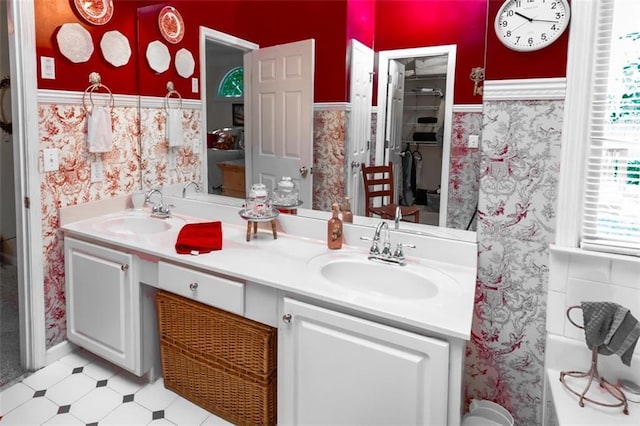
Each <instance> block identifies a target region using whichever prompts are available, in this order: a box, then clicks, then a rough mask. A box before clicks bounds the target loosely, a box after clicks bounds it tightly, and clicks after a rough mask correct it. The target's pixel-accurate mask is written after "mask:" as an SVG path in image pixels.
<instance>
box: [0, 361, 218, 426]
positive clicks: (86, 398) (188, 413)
mask: <svg viewBox="0 0 640 426" xmlns="http://www.w3.org/2000/svg"><path fill="white" fill-rule="evenodd" d="M0 425H2V426H4V425H70V426H71V425H87V426H89V425H91V426H97V425H131V426H133V425H180V426H182V425H231V423H229V422H227V421H225V420H223V419H221V418H219V417H217V416H215V415H213V414H211V413H209V412H208V411H205V410H204V409H202V408H200V407H199V406H197V405H195V404H193V403H191V402H190V401H188V400H186V399H184V398H182V397H181V396H179V395H178V394H176V393H174V392H172V391H170V390H168V389H165V387H164V385H163V382H162V379H160V380H158V381H156V382H155V383H151V384H150V383H148V382H147V381H145V380H144V379H141V378H139V377H136V376H134V375H132V374H130V373H128V372H126V371H123V370H121V369H119V368H118V367H115V366H113V365H111V364H109V363H107V362H106V361H103V360H102V359H100V358H98V357H96V356H94V355H92V354H90V353H89V352H87V351H84V350H78V351H76V352H74V353H72V354H70V355H67V356H66V357H64V358H62V359H60V360H59V361H56V362H54V363H52V364H51V365H49V366H47V367H45V368H43V369H41V370H38V371H36V372H35V373H33V374H32V375H30V376H28V377H26V378H24V379H23V380H22V381H21V382H19V383H16V384H15V385H13V386H11V387H9V388H6V389H5V390H3V391H2V392H0Z"/></svg>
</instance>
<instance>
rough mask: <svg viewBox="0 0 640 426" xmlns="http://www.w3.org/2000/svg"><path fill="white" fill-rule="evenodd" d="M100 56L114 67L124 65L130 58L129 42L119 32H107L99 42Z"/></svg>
mask: <svg viewBox="0 0 640 426" xmlns="http://www.w3.org/2000/svg"><path fill="white" fill-rule="evenodd" d="M100 49H101V50H102V56H104V59H106V60H107V62H109V63H110V64H111V65H113V66H114V67H121V66H123V65H126V64H127V63H128V62H129V58H131V46H130V45H129V40H128V39H127V38H126V37H125V36H124V35H123V34H122V33H121V32H120V31H107V32H106V33H104V35H103V36H102V40H100Z"/></svg>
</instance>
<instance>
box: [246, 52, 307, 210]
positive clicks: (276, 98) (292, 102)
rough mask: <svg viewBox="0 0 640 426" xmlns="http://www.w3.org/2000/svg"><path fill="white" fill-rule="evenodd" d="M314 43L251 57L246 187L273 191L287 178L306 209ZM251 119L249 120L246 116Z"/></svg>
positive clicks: (251, 54) (253, 54)
mask: <svg viewBox="0 0 640 426" xmlns="http://www.w3.org/2000/svg"><path fill="white" fill-rule="evenodd" d="M314 46H315V41H314V40H313V39H310V40H303V41H298V42H294V43H288V44H282V45H278V46H270V47H265V48H261V49H258V50H254V51H253V52H251V53H249V54H248V55H249V57H250V62H251V64H250V70H251V71H250V74H251V75H250V79H251V82H250V85H251V86H250V87H251V95H250V96H251V99H250V101H249V102H250V103H251V107H250V108H251V117H250V122H249V126H250V132H249V135H250V138H251V141H250V143H251V166H250V167H248V168H247V169H251V171H252V172H253V176H249V175H247V177H249V178H250V179H247V182H246V184H247V186H248V187H250V186H251V184H252V183H257V182H262V183H264V184H265V185H267V188H269V190H270V191H271V190H273V189H274V188H275V186H276V183H277V182H278V181H279V180H280V178H281V177H282V176H291V177H292V178H293V180H294V182H295V183H296V185H297V187H298V188H299V190H300V199H301V200H302V202H303V203H304V204H303V205H304V207H307V208H311V207H312V206H311V200H312V191H313V180H312V175H311V168H312V166H313V75H314V52H315V50H314ZM247 118H249V117H247Z"/></svg>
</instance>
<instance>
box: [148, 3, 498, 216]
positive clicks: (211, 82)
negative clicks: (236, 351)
mask: <svg viewBox="0 0 640 426" xmlns="http://www.w3.org/2000/svg"><path fill="white" fill-rule="evenodd" d="M466 2H467V3H469V4H473V5H474V6H473V7H474V11H475V12H474V13H469V14H467V17H466V18H465V19H467V18H470V16H471V17H472V18H470V19H473V20H474V21H477V22H475V23H470V22H467V21H465V25H464V26H461V25H459V19H458V18H457V17H454V16H453V15H455V14H454V13H453V11H451V12H447V13H445V14H444V15H450V16H449V17H447V16H444V15H442V14H440V15H438V17H437V20H438V21H439V23H438V26H437V29H438V31H427V32H423V33H422V34H420V35H419V36H417V37H418V38H419V40H420V43H421V44H431V40H432V39H433V43H435V44H437V45H445V44H451V43H454V44H458V46H461V45H464V44H465V43H468V39H469V38H470V37H471V38H474V39H475V40H481V42H479V43H476V44H474V45H473V49H474V51H479V50H482V51H483V48H484V39H485V30H486V29H485V24H486V0H466ZM251 3H252V4H253V6H256V4H255V2H251ZM267 3H269V2H267ZM325 3H326V2H323V3H322V4H323V5H324V4H325ZM336 3H341V2H336ZM344 3H345V4H346V3H347V2H344ZM394 3H397V4H394ZM406 3H411V4H412V5H411V7H414V8H416V7H420V8H422V9H421V10H422V12H421V13H419V14H417V13H416V11H415V10H414V11H413V13H411V11H410V10H407V9H409V5H408V4H406ZM434 3H438V1H437V0H435V1H434V0H431V1H426V0H425V1H422V2H421V1H416V2H394V1H384V0H378V1H376V2H375V4H376V8H377V11H378V13H376V18H375V19H377V22H375V23H373V24H372V25H373V26H374V29H373V31H374V33H375V36H374V40H373V43H372V44H373V45H374V47H375V50H377V51H378V52H380V51H382V50H383V49H384V50H392V49H395V48H404V47H406V46H413V45H416V43H418V42H417V41H416V40H415V39H411V40H409V41H403V40H399V39H397V38H399V37H402V33H403V30H399V29H398V27H399V26H400V24H398V25H387V27H390V28H386V29H383V28H382V27H383V26H384V22H385V18H388V19H391V18H393V20H394V21H395V22H399V23H402V26H403V27H409V28H408V29H407V30H406V31H409V30H411V28H410V27H412V26H414V28H413V32H414V33H416V32H417V31H415V26H417V25H424V24H425V22H424V21H425V19H427V18H425V17H424V15H425V14H424V13H423V12H424V10H429V9H431V8H432V7H433V4H434ZM442 3H445V1H444V0H442ZM331 4H332V6H333V3H331ZM480 4H481V7H480V6H478V5H480ZM201 6H202V2H181V3H179V4H177V5H176V7H177V8H178V9H179V10H180V12H181V13H182V14H183V15H187V16H192V17H193V16H198V17H199V21H198V24H199V25H203V26H205V27H208V28H212V29H217V30H220V31H225V32H226V33H228V34H233V35H235V36H237V37H240V38H243V39H246V40H251V41H255V42H256V43H260V45H261V46H269V45H274V44H280V43H284V42H288V41H294V40H300V39H304V38H305V37H308V36H311V37H313V34H304V33H303V32H304V31H303V30H301V29H300V28H297V29H296V31H297V32H298V33H300V35H299V36H297V37H294V36H281V38H282V37H288V38H286V39H284V40H283V39H278V38H277V37H274V36H272V35H271V36H267V35H264V31H260V28H255V27H252V28H244V27H243V28H241V29H240V24H238V23H230V21H232V20H233V18H234V17H237V15H238V14H239V13H240V11H239V10H240V9H242V7H241V6H236V8H235V9H234V8H232V7H231V6H230V5H229V4H227V3H226V2H225V3H222V4H218V5H217V6H216V13H215V14H212V15H216V18H214V17H213V16H206V15H202V14H201V13H200V14H199V12H198V11H197V10H198V9H199V10H202V7H201ZM271 6H274V5H271ZM317 6H318V5H317ZM318 7H320V6H318ZM343 7H344V6H343ZM381 7H384V8H385V9H384V14H386V15H387V16H386V17H384V18H383V17H381V16H380V14H379V11H380V10H381V9H380V8H381ZM391 7H394V9H397V10H396V11H395V12H394V13H395V15H394V16H393V17H391V16H388V14H387V12H388V10H389V8H391ZM190 8H192V9H196V10H195V11H194V10H189V9H190ZM227 8H228V9H227ZM448 9H451V8H448ZM245 12H246V13H245ZM245 12H243V19H248V21H249V22H250V21H252V20H253V19H255V18H254V17H253V18H252V17H249V18H247V16H246V15H247V13H249V12H247V11H246V10H245ZM256 13H262V15H263V17H265V16H271V14H277V13H278V11H277V10H275V9H274V7H270V8H266V7H265V8H262V9H261V11H258V12H256ZM288 13H291V12H288ZM341 13H342V15H344V14H345V13H344V11H341ZM198 14H199V15H198ZM400 14H404V17H403V16H401V15H400ZM254 15H255V13H254ZM225 16H226V18H227V19H226V20H225V19H222V18H221V17H225ZM289 16H291V15H289ZM455 16H457V15H455ZM274 19H275V18H274ZM429 19H436V18H429ZM447 19H449V20H448V22H450V24H448V25H455V27H456V30H455V31H448V30H444V31H443V25H444V24H443V22H445V21H447ZM418 20H421V21H422V23H420V22H418ZM306 21H310V20H306ZM427 24H428V23H427ZM189 25H190V26H191V29H190V31H192V32H194V31H195V29H194V28H193V25H194V22H193V21H191V22H190V23H189ZM274 25H277V23H275V24H274ZM306 25H313V24H309V23H307V24H306ZM458 27H464V28H458ZM309 31H316V32H325V33H326V29H325V30H324V31H323V30H321V29H318V28H316V29H312V30H309ZM470 31H473V32H474V33H473V34H469V32H470ZM293 32H295V31H293ZM418 32H419V31H418ZM436 32H437V33H438V34H436ZM347 33H349V31H347ZM392 33H393V34H392ZM394 37H396V38H395V39H394ZM411 37H414V38H415V37H416V35H415V34H414V35H413V36H411ZM443 37H444V38H443ZM452 37H454V38H459V40H451V38H452ZM334 38H335V37H334ZM339 38H340V40H337V41H334V42H333V43H330V40H328V39H327V40H323V42H324V43H325V44H324V45H321V43H320V42H318V43H317V45H318V48H320V47H321V46H322V49H336V50H337V51H338V52H342V56H345V51H344V45H345V44H346V34H345V33H340V34H339ZM405 38H410V37H405ZM426 41H428V43H425V42H426ZM329 43H330V44H329ZM478 44H479V45H480V47H481V48H482V49H478ZM143 48H144V46H141V47H140V49H141V52H142V51H143ZM341 49H342V50H341ZM467 49H468V50H466V51H463V49H460V50H459V51H458V55H457V59H458V60H457V63H456V71H455V82H456V83H455V99H454V100H453V108H452V113H451V114H452V116H451V117H450V118H449V123H451V124H450V126H451V134H452V138H451V140H452V146H451V150H450V155H451V159H450V164H451V169H450V176H451V179H450V181H449V186H448V188H449V196H448V199H449V206H448V210H449V212H451V214H449V215H448V218H447V222H446V225H447V226H449V227H452V228H457V229H468V223H469V222H470V218H469V216H470V215H469V213H468V211H475V200H476V199H477V177H478V170H477V166H478V165H479V153H477V150H476V152H471V151H472V150H470V149H467V146H466V145H464V146H462V145H460V143H461V142H464V143H466V142H467V139H468V135H479V134H480V127H481V122H482V111H481V99H480V97H479V96H474V94H473V82H472V81H470V80H469V73H470V72H471V69H472V68H473V67H477V66H482V65H483V62H482V61H483V58H484V55H483V53H482V52H481V53H480V54H479V55H480V58H481V59H480V60H478V54H475V56H474V55H469V54H468V53H469V49H470V48H469V47H468V46H467ZM195 54H196V52H194V56H195ZM221 54H222V52H218V53H217V55H221ZM143 56H144V55H142V54H141V55H140V61H141V62H142V61H144V57H143ZM470 56H474V58H472V59H467V58H469V57H470ZM321 59H322V55H321V53H320V50H318V51H317V52H316V66H315V69H316V78H318V74H319V73H320V74H321V75H322V78H324V79H325V81H326V80H327V79H328V78H327V77H326V75H325V74H328V73H331V72H332V71H331V70H330V69H327V67H326V66H324V67H323V65H322V63H321ZM469 61H473V63H472V64H470V63H469ZM227 66H228V67H231V66H233V65H231V64H227ZM378 67H379V65H378ZM229 69H231V68H229ZM227 71H228V70H227ZM197 73H198V74H199V75H200V76H201V78H202V79H203V80H206V83H207V84H206V89H205V88H204V87H203V91H204V90H206V93H207V96H204V95H203V96H202V99H203V102H205V99H208V98H209V95H210V94H211V93H212V92H215V90H216V89H217V84H218V81H220V78H221V77H220V76H221V75H223V74H222V71H219V72H218V76H217V77H214V76H210V75H209V71H205V70H199V69H197ZM205 73H206V74H205ZM344 80H345V78H344V75H342V76H341V78H338V79H334V81H340V84H344V83H343V82H344ZM324 86H328V85H326V84H325V85H324ZM333 89H335V87H333V86H332V90H333ZM339 89H340V90H342V91H346V90H347V89H346V88H345V87H339ZM374 90H375V88H374ZM326 91H328V90H326ZM463 92H464V93H465V94H464V95H460V94H462V93H463ZM323 93H324V91H323ZM322 96H324V95H323V94H322V93H319V90H318V84H316V92H315V101H316V104H318V103H319V102H318V101H319V97H322ZM327 96H330V95H327ZM373 96H374V103H375V102H376V99H375V98H376V94H375V91H374V94H373ZM336 98H337V99H348V96H347V95H346V94H344V95H343V96H342V97H340V96H336ZM330 99H331V98H328V99H327V98H321V99H320V101H321V102H322V101H325V100H326V101H327V102H330ZM207 102H208V101H207ZM216 103H217V104H218V105H214V106H209V104H207V109H208V110H209V111H214V110H215V108H218V107H220V108H222V109H221V110H220V111H221V112H220V113H216V114H215V117H216V119H217V118H220V117H221V118H223V119H224V120H226V121H213V117H214V114H210V113H207V121H208V122H207V123H206V127H205V125H204V124H203V126H202V129H201V134H200V137H201V141H203V144H206V143H207V133H213V132H214V131H215V130H216V129H227V130H221V131H219V132H217V134H216V135H214V136H212V140H213V138H214V137H215V140H216V142H215V143H218V141H220V142H219V143H221V144H225V143H227V140H226V139H225V138H227V137H229V135H228V134H229V133H231V134H232V135H233V138H234V142H233V143H232V146H233V148H234V150H235V151H236V152H235V153H231V152H229V153H225V154H227V155H230V156H231V157H233V156H234V155H236V156H237V157H240V156H241V155H242V147H241V144H242V142H243V138H242V129H240V128H239V126H234V125H233V122H232V117H233V115H232V110H233V108H234V104H241V103H243V102H236V101H235V100H233V99H232V100H226V101H222V99H217V101H216ZM321 107H322V106H321ZM380 108H381V107H380V105H379V104H378V105H377V106H376V105H374V106H373V111H372V117H373V122H374V123H375V122H376V118H377V116H379V115H380ZM376 110H377V112H376ZM347 115H348V114H347ZM347 118H348V117H347ZM345 120H346V119H345ZM341 124H342V127H341V128H342V130H343V131H344V130H345V128H346V124H345V123H344V121H343V122H342V123H341ZM378 126H379V125H378ZM377 128H379V127H376V126H375V124H372V129H373V132H372V133H374V135H372V140H371V142H372V143H371V146H370V149H371V151H370V152H371V155H370V157H371V158H374V157H375V154H374V152H375V140H376V135H375V133H376V131H377ZM220 133H227V134H224V135H223V137H222V138H220ZM346 139H348V137H345V141H343V143H348V141H347V140H346ZM339 148H342V149H344V147H339ZM202 152H205V151H204V149H203V151H202ZM232 154H233V155H232ZM143 157H144V153H143ZM336 157H337V158H343V157H344V153H341V154H340V155H337V156H336ZM238 159H240V158H230V159H229V161H231V162H233V161H234V160H238ZM476 160H477V161H476ZM202 161H203V162H204V163H205V164H206V162H207V160H206V159H205V156H204V155H203V156H202ZM341 167H342V168H344V164H342V165H341ZM473 167H476V170H472V169H473ZM217 169H220V168H219V167H217ZM217 169H215V168H214V169H213V172H212V171H211V170H209V168H207V172H206V173H208V174H209V175H211V174H212V173H213V174H217V175H218V177H208V180H210V183H209V186H210V187H211V186H212V185H213V188H216V187H217V188H218V191H221V188H220V185H221V177H220V175H221V174H222V170H217ZM318 173H319V172H318ZM332 173H337V174H343V173H344V171H343V170H337V171H333V172H332ZM314 176H318V175H317V174H316V175H314ZM474 181H475V183H476V187H475V190H474V189H473V183H474ZM163 183H165V184H166V183H168V182H163ZM451 188H453V189H454V190H453V191H451ZM429 189H431V188H429ZM212 190H213V189H212ZM474 192H475V193H474ZM427 195H428V194H427ZM337 196H342V194H341V193H339V194H337ZM429 198H433V197H429ZM231 202H233V201H231ZM328 204H330V202H328ZM314 206H315V204H314ZM462 206H464V209H463V208H462ZM304 207H309V206H304ZM319 207H320V210H326V206H319ZM463 210H464V211H463ZM303 213H304V214H306V211H304V212H303V211H302V209H301V211H300V212H299V214H303ZM309 214H312V213H309ZM320 216H322V214H320ZM451 216H453V217H454V219H453V220H452V219H450V217H451ZM456 216H458V217H457V220H456ZM471 229H473V228H471Z"/></svg>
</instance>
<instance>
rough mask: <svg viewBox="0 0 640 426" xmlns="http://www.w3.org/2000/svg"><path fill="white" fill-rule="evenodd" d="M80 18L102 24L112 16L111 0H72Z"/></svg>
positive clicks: (94, 23) (91, 22)
mask: <svg viewBox="0 0 640 426" xmlns="http://www.w3.org/2000/svg"><path fill="white" fill-rule="evenodd" d="M73 4H74V6H75V7H76V10H77V11H78V13H79V14H80V16H82V18H83V19H84V20H85V21H87V22H88V23H90V24H93V25H104V24H106V23H107V22H109V20H110V19H111V17H112V16H113V0H73Z"/></svg>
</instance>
